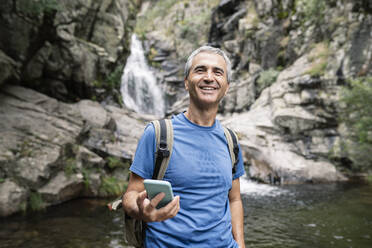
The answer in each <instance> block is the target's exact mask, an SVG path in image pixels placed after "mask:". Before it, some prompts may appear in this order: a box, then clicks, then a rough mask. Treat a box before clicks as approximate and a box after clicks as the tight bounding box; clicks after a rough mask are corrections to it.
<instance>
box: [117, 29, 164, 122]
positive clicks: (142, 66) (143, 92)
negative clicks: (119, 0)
mask: <svg viewBox="0 0 372 248" xmlns="http://www.w3.org/2000/svg"><path fill="white" fill-rule="evenodd" d="M130 51H131V54H130V56H129V57H128V60H127V63H126V65H125V68H124V72H123V76H122V78H121V89H120V90H121V94H122V96H123V101H124V104H125V106H126V107H127V108H129V109H132V110H133V111H135V112H137V113H141V114H152V115H155V116H159V117H163V116H164V112H165V104H164V97H163V92H162V90H161V89H160V87H159V85H158V84H157V82H156V77H155V75H154V73H153V72H152V71H151V69H150V67H149V66H148V65H147V61H146V57H145V54H144V50H143V47H142V44H141V41H140V40H139V39H138V38H137V36H136V35H135V34H133V35H132V39H131V47H130Z"/></svg>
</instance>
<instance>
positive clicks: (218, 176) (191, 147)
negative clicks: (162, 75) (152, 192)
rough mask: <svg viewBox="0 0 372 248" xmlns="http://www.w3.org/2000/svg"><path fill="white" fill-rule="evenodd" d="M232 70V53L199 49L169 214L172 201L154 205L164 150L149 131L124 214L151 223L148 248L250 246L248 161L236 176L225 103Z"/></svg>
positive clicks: (188, 79)
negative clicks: (151, 182) (148, 182)
mask: <svg viewBox="0 0 372 248" xmlns="http://www.w3.org/2000/svg"><path fill="white" fill-rule="evenodd" d="M230 79H231V64H230V61H229V59H228V58H227V56H226V55H225V53H224V52H223V51H222V50H220V49H218V48H213V47H210V46H203V47H200V48H199V49H197V50H195V51H194V52H193V53H192V54H191V55H190V57H189V58H188V60H187V63H186V66H185V80H184V82H185V88H186V90H187V91H188V92H189V95H190V102H189V106H188V109H187V111H186V112H184V113H181V114H178V115H176V116H174V117H173V118H172V124H173V130H174V143H173V152H172V156H171V159H170V162H169V165H168V168H167V171H166V173H165V176H164V180H166V181H169V182H170V183H171V184H172V187H173V192H174V194H175V195H176V197H175V198H174V199H173V201H171V202H170V203H168V205H166V206H165V207H162V208H160V209H157V208H156V206H157V204H158V203H159V202H160V200H161V199H162V198H163V197H164V194H163V193H160V194H158V195H157V196H156V197H155V198H153V199H152V200H151V201H150V200H149V199H147V198H146V197H147V194H146V191H145V189H144V185H143V180H144V179H146V178H151V177H152V174H153V169H154V160H155V157H154V153H155V150H156V141H155V130H154V127H153V126H152V125H148V126H147V127H146V129H145V132H144V134H143V136H142V138H141V140H140V141H139V143H138V147H137V151H136V155H135V158H134V160H133V164H132V166H131V168H130V170H131V172H132V173H131V175H130V180H129V184H128V188H127V191H126V193H125V195H124V197H123V203H124V210H125V211H126V213H127V214H129V215H130V216H132V217H134V218H137V219H142V220H144V221H145V222H147V228H146V238H145V247H151V248H152V247H213V248H215V247H221V248H222V247H223V248H232V247H245V245H244V233H243V205H242V201H241V198H240V184H239V177H240V176H242V175H243V174H244V166H243V160H242V155H241V153H239V162H238V164H237V168H236V172H235V174H234V175H232V172H231V171H232V169H231V168H232V167H231V159H230V155H229V150H228V147H227V141H226V139H225V137H224V131H223V128H222V127H221V124H220V123H219V121H218V120H216V115H217V110H218V104H219V102H220V101H221V99H222V98H223V97H224V96H225V95H226V93H227V91H228V89H229V82H230Z"/></svg>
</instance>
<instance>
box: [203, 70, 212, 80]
mask: <svg viewBox="0 0 372 248" xmlns="http://www.w3.org/2000/svg"><path fill="white" fill-rule="evenodd" d="M204 81H205V82H213V72H212V71H210V70H208V71H207V72H206V74H205V76H204Z"/></svg>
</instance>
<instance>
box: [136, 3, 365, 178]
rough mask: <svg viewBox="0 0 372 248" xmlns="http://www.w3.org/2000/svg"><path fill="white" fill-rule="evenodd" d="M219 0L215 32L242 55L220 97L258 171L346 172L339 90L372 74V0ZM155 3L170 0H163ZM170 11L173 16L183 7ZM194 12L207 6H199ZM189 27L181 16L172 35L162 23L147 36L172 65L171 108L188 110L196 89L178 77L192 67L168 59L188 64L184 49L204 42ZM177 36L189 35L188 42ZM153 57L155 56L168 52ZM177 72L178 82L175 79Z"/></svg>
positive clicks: (216, 39)
mask: <svg viewBox="0 0 372 248" xmlns="http://www.w3.org/2000/svg"><path fill="white" fill-rule="evenodd" d="M214 4H215V8H214V9H213V10H212V14H211V21H212V22H211V26H210V29H209V32H208V42H209V43H211V44H213V45H216V46H220V47H221V48H222V49H224V50H225V51H227V52H228V54H229V55H230V58H231V61H232V65H233V82H232V83H231V85H230V90H229V94H228V95H227V96H226V97H225V99H224V100H223V102H222V104H221V106H220V109H219V111H220V117H221V118H222V119H223V120H224V122H225V123H226V125H228V126H230V127H232V128H233V129H235V130H236V131H238V132H239V134H240V135H241V143H242V144H243V148H244V151H245V156H246V158H247V162H248V163H249V164H251V166H250V169H249V171H250V175H251V176H252V177H255V178H257V179H259V180H261V181H264V182H274V181H280V182H282V183H302V182H326V181H338V180H345V177H344V176H342V175H341V173H340V170H342V167H343V166H345V164H342V163H341V161H348V158H347V154H345V153H344V152H343V151H342V150H341V149H340V142H341V140H343V139H344V138H345V137H344V136H345V133H344V131H342V130H343V129H342V128H340V127H341V126H342V124H340V123H339V119H338V116H339V112H340V108H339V105H340V104H339V98H340V92H341V88H342V87H343V86H344V85H345V84H347V80H348V79H353V78H356V77H360V76H371V74H372V63H371V61H372V56H371V54H372V47H371V44H372V36H371V34H372V33H371V22H372V11H371V5H370V3H369V1H362V0H360V1H338V0H336V1H327V2H324V1H318V0H311V1H302V0H301V1H294V0H288V1H272V0H265V1H261V0H257V1H256V0H253V1H248V0H246V1H244V0H238V1H236V0H227V1H219V2H215V3H214ZM149 5H151V6H152V9H154V8H159V7H160V5H159V4H155V3H154V2H152V3H149ZM179 8H180V6H179V5H173V6H171V8H170V9H171V10H175V9H177V10H178V13H183V15H182V16H183V17H185V16H187V15H188V13H193V9H192V8H189V6H187V7H186V6H184V7H183V8H182V9H181V10H180V9H179ZM152 9H147V10H146V9H145V10H144V9H142V12H145V13H142V15H144V16H149V15H147V14H149V13H151V10H152ZM157 18H159V17H157V16H155V17H154V18H153V20H157ZM161 18H162V20H164V22H165V23H168V22H170V21H171V20H173V19H172V18H174V12H173V11H169V12H167V13H165V14H163V15H162V16H161ZM193 18H194V20H195V19H197V18H202V15H201V14H200V13H196V12H195V13H194V15H193ZM181 19H182V17H181ZM149 21H150V20H149ZM180 29H181V26H177V25H174V26H173V28H172V29H171V30H172V32H171V35H169V36H165V35H162V34H164V33H165V32H166V31H167V30H168V31H169V28H168V29H165V28H164V25H155V26H153V27H152V31H151V34H144V36H143V38H144V42H145V43H147V44H149V48H148V53H149V55H151V54H155V55H156V54H161V55H162V56H160V58H161V59H160V58H159V59H160V61H161V65H160V66H157V65H156V63H155V65H154V66H155V67H156V68H159V70H160V72H158V75H163V74H164V73H163V72H161V71H165V72H169V73H170V72H172V74H170V75H171V78H172V80H173V81H172V80H169V81H167V79H166V78H167V77H165V80H164V85H167V87H168V90H170V89H171V90H170V91H171V92H177V93H176V94H177V97H176V100H171V98H170V99H168V103H169V114H172V113H177V112H180V111H182V110H184V109H185V108H186V106H187V104H188V98H187V96H186V93H185V92H184V91H182V88H183V83H182V77H181V76H178V78H179V79H178V80H175V79H176V78H177V76H176V75H182V68H179V69H175V70H174V71H172V70H169V69H167V68H166V67H164V65H169V64H170V63H174V64H182V63H181V61H182V59H181V58H179V59H178V60H177V59H176V58H177V56H176V55H181V53H182V54H186V55H188V54H190V52H191V50H192V49H191V48H192V47H195V46H196V47H197V46H200V45H203V44H204V40H203V38H204V36H203V35H204V32H200V35H199V38H195V39H194V40H193V45H194V46H190V45H189V44H188V43H187V34H185V35H186V38H185V36H184V37H181V36H179V35H178V34H179V33H180ZM329 37H332V38H331V39H330V38H329ZM159 40H161V42H159ZM185 42H186V43H185ZM157 44H158V45H157ZM173 44H183V46H182V49H179V48H177V47H176V46H175V45H173ZM186 44H188V45H186ZM164 47H167V49H164ZM164 50H166V51H167V52H166V53H164V52H163V51H164ZM181 50H182V51H181ZM148 58H149V61H150V63H153V62H156V61H157V59H158V57H157V56H148ZM175 59H176V60H175ZM177 61H180V62H179V63H177ZM162 73H163V74H162ZM159 78H162V77H161V76H159ZM171 81H172V82H175V81H177V82H178V83H172V85H170V84H169V82H171ZM175 85H178V86H177V87H178V88H177V87H175ZM346 166H348V165H346Z"/></svg>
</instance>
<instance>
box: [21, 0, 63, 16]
mask: <svg viewBox="0 0 372 248" xmlns="http://www.w3.org/2000/svg"><path fill="white" fill-rule="evenodd" d="M16 6H17V9H18V10H20V11H21V12H23V13H25V14H28V15H39V14H41V13H51V12H54V11H58V10H60V9H61V6H60V5H59V3H58V1H57V0H36V1H35V0H18V1H17V2H16Z"/></svg>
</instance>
